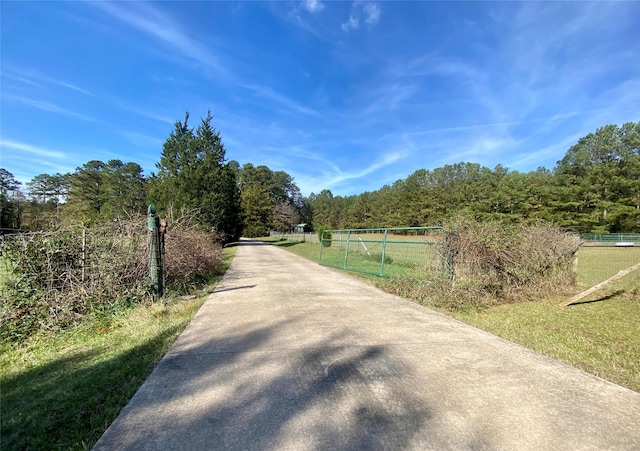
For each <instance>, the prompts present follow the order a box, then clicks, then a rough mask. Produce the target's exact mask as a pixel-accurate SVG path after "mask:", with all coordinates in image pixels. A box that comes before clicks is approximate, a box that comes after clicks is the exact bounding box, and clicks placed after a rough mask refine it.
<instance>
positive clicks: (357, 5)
mask: <svg viewBox="0 0 640 451" xmlns="http://www.w3.org/2000/svg"><path fill="white" fill-rule="evenodd" d="M380 14H381V9H380V5H379V4H378V3H372V2H363V1H361V0H357V1H355V2H354V3H353V5H352V6H351V12H350V13H349V19H348V20H347V21H346V22H344V23H342V25H341V28H342V31H344V32H347V31H349V30H357V29H358V28H359V27H360V21H361V20H364V22H365V23H366V24H367V25H368V26H369V27H372V26H373V25H375V24H377V23H378V22H379V21H380Z"/></svg>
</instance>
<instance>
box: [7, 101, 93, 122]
mask: <svg viewBox="0 0 640 451" xmlns="http://www.w3.org/2000/svg"><path fill="white" fill-rule="evenodd" d="M3 98H4V99H6V100H10V101H14V102H18V103H22V104H23V105H27V106H30V107H33V108H36V109H38V110H42V111H48V112H50V113H57V114H64V115H65V116H71V117H75V118H77V119H81V120H83V121H88V122H95V121H97V119H96V118H94V117H91V116H87V115H85V114H81V113H76V112H75V111H71V110H68V109H66V108H63V107H61V106H59V105H56V104H54V103H50V102H45V101H43V100H35V99H30V98H28V97H22V96H16V95H13V94H4V95H3Z"/></svg>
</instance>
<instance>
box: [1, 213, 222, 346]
mask: <svg viewBox="0 0 640 451" xmlns="http://www.w3.org/2000/svg"><path fill="white" fill-rule="evenodd" d="M146 224H147V223H146V219H145V218H143V217H142V218H137V219H133V220H131V221H119V222H115V223H110V224H105V225H101V226H99V227H94V228H91V229H86V230H84V231H83V229H82V228H79V227H72V226H61V227H59V229H58V230H55V231H51V232H41V233H32V234H24V235H14V236H11V237H5V238H4V239H3V240H2V241H1V242H0V258H1V259H3V261H4V263H5V266H7V267H9V268H10V270H9V271H8V273H5V274H4V277H3V279H4V280H3V281H0V284H1V285H2V286H0V301H1V307H0V321H1V322H2V324H1V325H0V339H2V340H20V339H22V338H24V337H27V336H29V335H31V334H33V333H34V332H36V331H38V330H43V329H49V330H57V329H60V328H66V327H69V326H73V325H75V324H78V323H79V322H80V321H82V320H83V318H85V317H86V316H87V315H91V314H99V315H107V316H108V315H110V314H113V313H114V312H117V311H118V310H119V309H121V308H126V307H127V306H130V305H131V304H133V303H139V302H148V301H150V300H151V296H150V293H151V290H150V288H151V285H150V280H149V252H148V230H147V225H146ZM221 260H222V257H221V250H220V247H219V245H217V244H216V243H215V241H214V239H213V238H212V237H211V234H207V233H205V232H202V231H199V230H196V229H195V228H194V227H192V226H190V225H189V224H188V222H187V221H182V222H181V221H177V223H176V224H174V225H173V226H172V227H171V228H170V230H169V233H168V234H167V236H166V260H165V261H166V267H167V268H166V280H167V283H168V284H170V285H173V286H178V287H180V288H181V290H182V291H185V290H186V289H187V288H188V287H190V286H192V285H193V284H195V283H198V282H201V281H204V280H206V278H207V277H208V276H209V275H210V274H211V273H212V272H214V271H216V269H217V268H218V267H219V265H220V262H221Z"/></svg>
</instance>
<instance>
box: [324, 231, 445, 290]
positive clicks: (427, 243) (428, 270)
mask: <svg viewBox="0 0 640 451" xmlns="http://www.w3.org/2000/svg"><path fill="white" fill-rule="evenodd" d="M445 242H446V232H445V229H444V228H443V227H395V228H379V229H344V230H325V231H324V232H323V233H322V238H321V241H320V258H319V263H320V264H321V265H324V266H330V267H333V268H340V269H346V270H348V271H355V272H360V273H365V274H372V275H376V276H380V277H394V278H395V277H397V278H403V279H411V280H423V279H426V278H427V276H428V275H429V274H433V272H439V273H442V274H446V271H447V267H448V265H447V258H446V256H445V255H444V245H445Z"/></svg>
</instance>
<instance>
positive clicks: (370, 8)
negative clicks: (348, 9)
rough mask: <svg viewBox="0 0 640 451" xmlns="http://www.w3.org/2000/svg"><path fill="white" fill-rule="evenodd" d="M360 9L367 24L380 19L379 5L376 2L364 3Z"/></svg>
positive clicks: (373, 23) (374, 22) (375, 22)
mask: <svg viewBox="0 0 640 451" xmlns="http://www.w3.org/2000/svg"><path fill="white" fill-rule="evenodd" d="M362 10H363V11H364V15H365V22H367V24H368V25H375V24H377V23H378V22H379V21H380V5H378V4H377V3H365V4H364V6H363V7H362Z"/></svg>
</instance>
